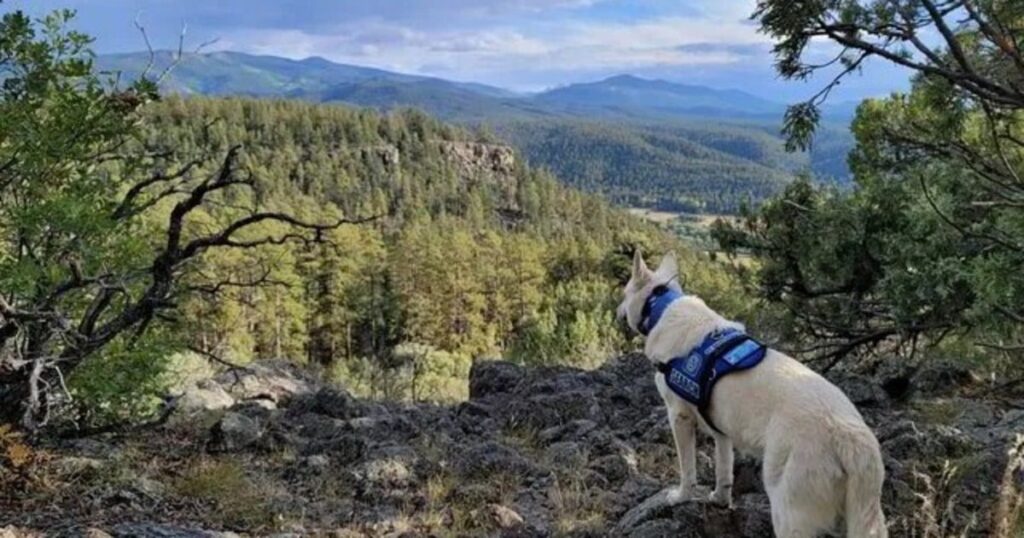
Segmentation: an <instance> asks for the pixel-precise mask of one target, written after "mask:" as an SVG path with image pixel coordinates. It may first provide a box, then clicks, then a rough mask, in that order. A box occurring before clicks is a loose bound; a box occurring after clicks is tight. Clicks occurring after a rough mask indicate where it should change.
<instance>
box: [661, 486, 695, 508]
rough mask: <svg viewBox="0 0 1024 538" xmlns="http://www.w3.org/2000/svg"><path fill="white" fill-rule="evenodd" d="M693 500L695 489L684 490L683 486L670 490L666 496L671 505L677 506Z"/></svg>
mask: <svg viewBox="0 0 1024 538" xmlns="http://www.w3.org/2000/svg"><path fill="white" fill-rule="evenodd" d="M692 498H693V488H684V487H682V486H676V487H673V488H668V491H667V493H666V494H665V500H666V501H667V502H668V504H670V505H676V504H679V503H681V502H685V501H688V500H690V499H692Z"/></svg>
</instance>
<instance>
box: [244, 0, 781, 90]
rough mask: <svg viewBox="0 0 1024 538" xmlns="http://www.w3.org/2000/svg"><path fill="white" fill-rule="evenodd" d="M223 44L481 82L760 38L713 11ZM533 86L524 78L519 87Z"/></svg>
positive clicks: (366, 25)
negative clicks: (494, 77)
mask: <svg viewBox="0 0 1024 538" xmlns="http://www.w3.org/2000/svg"><path fill="white" fill-rule="evenodd" d="M579 1H580V2H587V1H589V0H579ZM531 3H534V4H540V2H539V1H538V0H520V4H523V7H525V6H526V5H527V4H531ZM563 3H566V2H563ZM225 42H226V43H227V44H229V45H230V46H225V47H224V48H242V49H244V50H248V51H251V52H257V53H263V54H277V55H283V56H289V57H294V58H302V57H306V56H314V55H315V56H323V57H326V58H328V59H331V60H334V61H339V62H349V63H356V64H363V65H373V66H377V67H383V68H386V69H395V70H402V71H408V72H418V73H427V74H436V75H439V76H445V77H451V78H460V79H466V80H469V79H477V80H481V79H482V80H487V79H488V78H490V75H495V74H505V75H508V74H509V73H511V72H523V73H528V72H531V71H544V72H546V73H551V72H558V71H562V72H565V73H571V72H595V71H606V72H609V73H610V72H616V71H624V70H636V69H644V68H652V67H669V66H695V65H705V66H707V65H719V64H730V63H735V62H738V61H741V60H742V59H743V52H742V47H743V46H750V45H759V44H764V43H766V42H767V40H766V38H765V36H763V35H761V34H759V33H758V32H757V31H756V27H755V26H754V25H752V24H751V23H749V22H747V21H745V20H742V19H735V18H729V17H725V16H723V17H721V18H719V17H717V16H716V17H713V18H706V17H700V18H697V17H663V18H658V19H653V20H645V21H638V22H634V23H628V22H579V21H576V22H571V21H564V20H563V21H554V22H551V23H547V24H545V23H543V22H538V23H535V24H532V25H526V26H525V27H523V26H522V25H521V26H520V27H510V26H500V25H499V26H493V27H485V28H476V29H464V30H451V29H436V30H434V29H424V28H412V27H409V26H405V25H400V24H396V23H394V22H389V21H383V20H362V21H358V22H352V23H348V24H345V25H342V26H339V27H337V28H335V29H334V31H332V32H331V33H329V34H328V33H309V32H303V31H300V30H292V29H288V30H273V29H255V30H241V31H238V32H235V33H233V34H231V35H229V36H228V37H227V39H226V40H225ZM730 47H733V48H730ZM503 78H508V77H507V76H506V77H503ZM534 84H535V83H533V82H531V81H528V80H524V81H523V84H522V85H521V87H526V86H530V85H534Z"/></svg>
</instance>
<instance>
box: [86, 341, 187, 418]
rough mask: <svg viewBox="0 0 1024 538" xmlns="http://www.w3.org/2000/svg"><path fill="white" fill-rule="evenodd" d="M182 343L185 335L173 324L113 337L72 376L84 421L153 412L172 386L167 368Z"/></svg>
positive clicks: (145, 414)
mask: <svg viewBox="0 0 1024 538" xmlns="http://www.w3.org/2000/svg"><path fill="white" fill-rule="evenodd" d="M180 345H181V342H180V335H176V334H173V333H172V332H171V331H169V330H167V329H163V330H156V331H150V332H149V333H147V335H146V337H145V338H133V337H131V336H122V337H120V338H118V339H116V340H114V341H113V342H111V343H110V345H109V346H107V347H106V348H104V349H103V351H102V352H100V353H98V354H97V355H96V356H94V357H93V358H91V359H90V360H89V361H87V362H85V363H83V365H82V366H81V367H80V368H77V369H75V370H74V372H73V373H72V375H71V376H70V378H69V379H68V380H67V384H68V389H69V390H70V392H71V395H72V397H73V398H74V402H75V404H76V407H77V410H78V417H77V418H78V421H79V422H80V423H82V424H121V423H131V422H136V421H138V420H140V419H144V418H147V417H149V416H151V415H152V414H153V413H155V412H156V411H157V410H158V409H159V406H160V404H161V402H162V397H163V396H166V395H167V392H168V388H169V387H170V386H171V382H172V379H170V378H168V376H166V375H165V374H166V372H167V370H168V367H169V366H170V364H171V360H172V357H173V353H174V351H175V350H177V349H180Z"/></svg>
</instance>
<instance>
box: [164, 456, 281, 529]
mask: <svg viewBox="0 0 1024 538" xmlns="http://www.w3.org/2000/svg"><path fill="white" fill-rule="evenodd" d="M175 489H176V490H177V492H178V493H179V494H180V495H183V496H185V497H192V498H194V499H197V500H200V501H203V502H205V503H212V504H213V505H215V506H211V507H210V514H209V515H210V517H213V518H216V519H219V520H220V523H222V524H224V525H226V526H229V527H232V528H236V527H237V528H246V529H251V528H261V527H265V526H268V525H270V524H271V523H272V522H273V514H272V511H271V510H270V507H269V501H270V499H271V498H272V496H273V490H272V488H271V487H270V486H269V485H268V484H266V483H264V482H260V481H258V480H254V479H252V478H250V477H249V476H247V475H246V473H245V469H244V468H243V467H242V465H241V464H239V463H238V462H234V461H215V462H200V463H199V464H198V465H196V466H194V467H192V468H190V469H189V470H188V471H187V472H186V474H185V475H184V476H183V477H181V478H180V479H179V480H178V482H177V484H176V488H175Z"/></svg>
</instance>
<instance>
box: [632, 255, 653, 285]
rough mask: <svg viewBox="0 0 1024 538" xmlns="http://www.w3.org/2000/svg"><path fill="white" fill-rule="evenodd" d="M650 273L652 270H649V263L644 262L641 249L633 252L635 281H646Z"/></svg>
mask: <svg viewBox="0 0 1024 538" xmlns="http://www.w3.org/2000/svg"><path fill="white" fill-rule="evenodd" d="M650 273H651V270H650V269H648V268H647V263H646V262H644V256H643V254H640V249H636V250H635V251H634V252H633V280H634V281H640V280H644V279H646V278H647V276H648V275H649V274H650Z"/></svg>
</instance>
